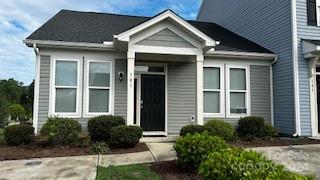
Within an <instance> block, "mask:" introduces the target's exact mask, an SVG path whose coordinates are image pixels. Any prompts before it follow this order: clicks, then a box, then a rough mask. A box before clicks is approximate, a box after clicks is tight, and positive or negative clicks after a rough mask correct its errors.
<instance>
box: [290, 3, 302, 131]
mask: <svg viewBox="0 0 320 180" xmlns="http://www.w3.org/2000/svg"><path fill="white" fill-rule="evenodd" d="M291 13H292V20H291V21H292V22H291V23H292V24H291V26H292V59H293V61H292V62H293V65H292V69H293V70H292V71H293V79H294V82H293V85H294V86H293V88H294V89H293V92H294V102H295V103H294V105H295V108H294V111H295V126H296V130H295V134H294V136H300V135H301V128H300V95H299V64H298V58H299V55H298V54H299V52H298V25H297V4H296V1H295V0H292V1H291Z"/></svg>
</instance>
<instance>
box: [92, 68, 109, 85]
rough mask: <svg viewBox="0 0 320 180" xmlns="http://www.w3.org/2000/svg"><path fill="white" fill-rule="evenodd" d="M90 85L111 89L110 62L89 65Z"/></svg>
mask: <svg viewBox="0 0 320 180" xmlns="http://www.w3.org/2000/svg"><path fill="white" fill-rule="evenodd" d="M89 85H90V86H100V87H101V86H102V87H110V63H109V62H91V63H90V64H89Z"/></svg>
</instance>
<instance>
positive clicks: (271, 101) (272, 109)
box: [270, 55, 279, 127]
mask: <svg viewBox="0 0 320 180" xmlns="http://www.w3.org/2000/svg"><path fill="white" fill-rule="evenodd" d="M278 58H279V56H278V55H277V56H276V57H275V58H274V60H273V61H272V62H271V64H270V104H271V125H272V126H273V127H274V97H273V95H274V94H273V67H272V66H273V65H274V64H275V63H276V62H277V61H278Z"/></svg>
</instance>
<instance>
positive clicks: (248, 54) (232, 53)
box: [206, 50, 278, 63]
mask: <svg viewBox="0 0 320 180" xmlns="http://www.w3.org/2000/svg"><path fill="white" fill-rule="evenodd" d="M206 56H215V57H238V58H239V57H242V58H259V59H265V60H269V61H270V60H273V62H272V63H275V62H276V61H277V59H278V56H277V55H275V54H272V53H256V52H236V51H219V50H210V51H208V52H207V53H206ZM275 59H276V60H275Z"/></svg>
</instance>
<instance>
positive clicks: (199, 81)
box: [196, 54, 204, 125]
mask: <svg viewBox="0 0 320 180" xmlns="http://www.w3.org/2000/svg"><path fill="white" fill-rule="evenodd" d="M196 58H197V59H196V61H197V62H196V63H197V64H196V66H197V75H196V76H197V124H199V125H203V63H204V56H203V55H202V54H200V55H197V56H196Z"/></svg>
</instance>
